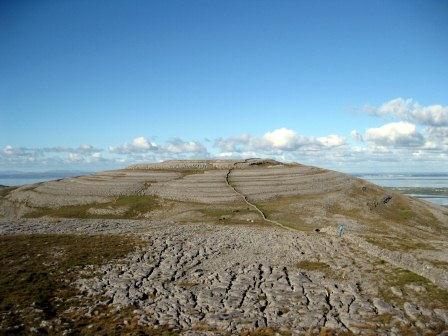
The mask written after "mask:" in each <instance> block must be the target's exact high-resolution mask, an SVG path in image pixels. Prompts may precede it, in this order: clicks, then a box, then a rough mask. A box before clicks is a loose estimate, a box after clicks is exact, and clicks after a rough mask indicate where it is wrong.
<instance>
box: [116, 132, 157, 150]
mask: <svg viewBox="0 0 448 336" xmlns="http://www.w3.org/2000/svg"><path fill="white" fill-rule="evenodd" d="M156 150H158V146H157V145H156V144H155V143H152V142H151V141H149V140H148V139H146V138H145V137H142V136H141V137H138V138H135V139H134V140H132V141H131V143H125V144H124V145H122V146H117V147H113V146H110V147H109V152H111V153H115V154H133V153H145V152H149V151H156Z"/></svg>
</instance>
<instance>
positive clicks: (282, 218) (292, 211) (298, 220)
mask: <svg viewBox="0 0 448 336" xmlns="http://www.w3.org/2000/svg"><path fill="white" fill-rule="evenodd" d="M320 197H321V195H318V194H313V195H298V196H287V197H279V198H277V199H275V200H270V201H268V202H264V203H257V204H256V206H257V207H258V208H259V209H260V210H261V211H263V213H264V214H265V215H266V217H267V218H268V219H271V220H275V221H278V222H280V223H281V224H283V225H285V226H288V227H290V228H293V229H296V230H302V231H313V230H315V229H316V228H317V227H316V225H314V224H311V225H310V224H308V223H307V222H306V221H305V220H304V217H309V216H310V208H309V207H307V206H306V205H307V202H310V201H311V202H312V203H313V204H314V206H315V204H316V200H318V199H319V198H320ZM301 203H303V205H304V206H300V207H296V205H297V204H301ZM320 224H321V225H320V226H321V227H323V226H325V225H326V223H325V221H322V222H321V223H320ZM319 228H320V227H319Z"/></svg>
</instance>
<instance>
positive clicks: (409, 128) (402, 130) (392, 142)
mask: <svg viewBox="0 0 448 336" xmlns="http://www.w3.org/2000/svg"><path fill="white" fill-rule="evenodd" d="M364 139H365V140H366V141H369V142H372V143H374V144H376V145H379V146H394V147H417V146H421V145H423V143H424V138H423V136H422V135H421V134H420V133H419V132H418V131H417V129H416V127H415V125H414V124H411V123H409V122H404V121H400V122H393V123H389V124H385V125H383V126H381V127H377V128H369V129H368V130H367V131H366V132H365V136H364Z"/></svg>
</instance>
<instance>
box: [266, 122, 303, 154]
mask: <svg viewBox="0 0 448 336" xmlns="http://www.w3.org/2000/svg"><path fill="white" fill-rule="evenodd" d="M263 139H264V140H266V141H267V142H268V143H269V144H270V145H271V146H272V148H278V149H285V150H290V149H294V148H295V147H296V146H297V145H298V142H299V138H298V136H297V134H296V132H294V131H293V130H290V129H287V128H284V127H283V128H279V129H276V130H273V131H272V132H267V133H266V134H265V135H264V136H263Z"/></svg>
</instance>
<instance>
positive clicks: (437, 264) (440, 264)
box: [430, 260, 448, 270]
mask: <svg viewBox="0 0 448 336" xmlns="http://www.w3.org/2000/svg"><path fill="white" fill-rule="evenodd" d="M430 263H431V264H433V265H434V266H435V267H440V268H444V269H446V270H448V262H447V261H442V260H430Z"/></svg>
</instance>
